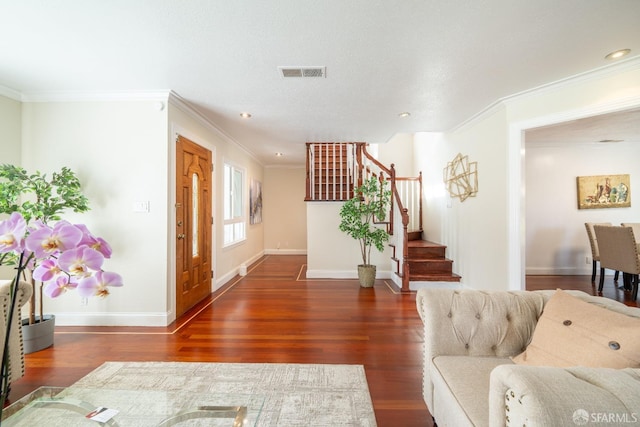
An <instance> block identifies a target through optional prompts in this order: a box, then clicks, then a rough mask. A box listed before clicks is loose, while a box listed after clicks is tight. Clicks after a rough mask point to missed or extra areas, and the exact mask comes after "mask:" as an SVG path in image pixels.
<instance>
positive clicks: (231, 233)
mask: <svg viewBox="0 0 640 427" xmlns="http://www.w3.org/2000/svg"><path fill="white" fill-rule="evenodd" d="M244 175H245V173H244V169H241V168H238V167H236V166H233V165H231V164H228V163H225V164H224V246H229V245H233V244H234V243H238V242H241V241H243V240H245V239H246V217H245V209H244V203H245V202H244V188H245V185H244V179H245V178H244Z"/></svg>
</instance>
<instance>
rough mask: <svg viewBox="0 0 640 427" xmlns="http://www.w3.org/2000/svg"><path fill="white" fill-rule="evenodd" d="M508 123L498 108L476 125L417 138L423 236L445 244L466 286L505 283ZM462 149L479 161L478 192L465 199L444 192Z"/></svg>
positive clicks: (470, 159)
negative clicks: (447, 170) (446, 174)
mask: <svg viewBox="0 0 640 427" xmlns="http://www.w3.org/2000/svg"><path fill="white" fill-rule="evenodd" d="M505 127H506V116H505V111H504V109H496V110H495V111H493V112H492V114H491V115H488V116H486V117H485V118H484V120H482V121H481V122H478V123H476V124H475V125H474V126H469V127H465V128H463V129H461V130H459V131H456V132H451V133H445V134H441V135H439V134H431V133H419V134H416V137H415V148H414V149H415V159H416V163H417V164H416V167H417V168H418V170H422V171H423V174H424V176H423V182H424V184H425V188H424V191H425V202H424V211H423V224H424V230H425V231H424V233H423V234H424V238H425V239H427V240H431V241H434V242H438V243H441V244H444V245H446V246H447V252H446V254H447V258H450V259H452V260H453V262H454V263H453V271H454V273H456V274H459V275H460V276H462V280H461V282H460V283H461V284H462V285H463V286H468V287H477V286H478V285H477V284H482V285H483V286H482V288H483V289H501V288H504V283H506V277H507V268H506V262H505V259H506V251H507V248H506V246H507V245H506V244H507V228H506V227H505V224H506V223H507V209H506V198H505V193H506V181H507V165H506V156H505V155H504V153H505V151H506V145H507V132H506V131H505ZM458 153H461V154H462V155H465V156H468V159H469V162H477V163H478V189H479V191H478V195H477V196H476V197H469V198H467V199H466V200H465V201H464V202H461V201H460V199H458V198H453V199H452V198H450V197H449V196H448V194H447V193H446V192H444V191H443V189H444V185H443V169H444V168H445V167H446V166H447V163H448V162H451V161H452V160H453V159H454V157H455V156H456V155H457V154H458Z"/></svg>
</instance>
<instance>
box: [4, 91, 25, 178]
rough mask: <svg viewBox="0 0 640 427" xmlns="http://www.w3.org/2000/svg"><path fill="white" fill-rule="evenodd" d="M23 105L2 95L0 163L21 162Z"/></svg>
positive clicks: (14, 163) (15, 163) (16, 163)
mask: <svg viewBox="0 0 640 427" xmlns="http://www.w3.org/2000/svg"><path fill="white" fill-rule="evenodd" d="M21 140H22V105H21V103H20V101H16V100H14V99H11V98H7V97H4V96H2V95H0V164H7V163H8V164H12V165H19V164H20V142H21Z"/></svg>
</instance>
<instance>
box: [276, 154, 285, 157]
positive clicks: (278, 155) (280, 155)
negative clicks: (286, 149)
mask: <svg viewBox="0 0 640 427" xmlns="http://www.w3.org/2000/svg"><path fill="white" fill-rule="evenodd" d="M282 156H284V154H282V153H276V157H282Z"/></svg>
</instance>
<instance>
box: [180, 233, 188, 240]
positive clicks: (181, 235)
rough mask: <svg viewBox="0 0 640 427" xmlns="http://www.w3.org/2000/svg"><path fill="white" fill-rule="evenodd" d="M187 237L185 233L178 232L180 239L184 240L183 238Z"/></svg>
mask: <svg viewBox="0 0 640 427" xmlns="http://www.w3.org/2000/svg"><path fill="white" fill-rule="evenodd" d="M185 237H187V236H186V235H185V234H182V233H181V234H178V240H182V239H184V238H185Z"/></svg>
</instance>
